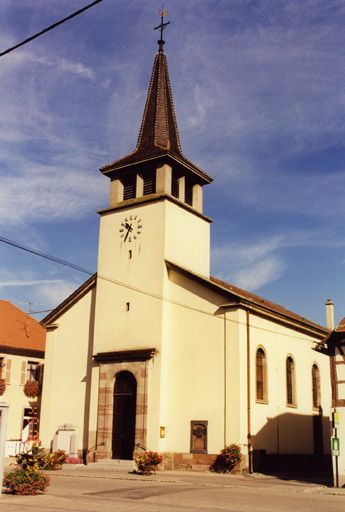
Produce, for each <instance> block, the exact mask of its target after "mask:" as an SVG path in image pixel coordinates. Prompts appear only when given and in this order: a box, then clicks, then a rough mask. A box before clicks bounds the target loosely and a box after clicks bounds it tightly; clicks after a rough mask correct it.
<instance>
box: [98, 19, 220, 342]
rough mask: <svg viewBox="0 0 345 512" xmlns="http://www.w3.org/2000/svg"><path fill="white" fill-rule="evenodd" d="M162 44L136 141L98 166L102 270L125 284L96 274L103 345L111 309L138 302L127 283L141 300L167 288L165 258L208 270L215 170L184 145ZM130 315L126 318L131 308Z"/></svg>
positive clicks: (125, 333)
mask: <svg viewBox="0 0 345 512" xmlns="http://www.w3.org/2000/svg"><path fill="white" fill-rule="evenodd" d="M159 28H160V27H159ZM158 45H159V48H158V52H157V54H156V56H155V60H154V64H153V70H152V75H151V80H150V85H149V88H148V93H147V99H146V104H145V108H144V113H143V117H142V122H141V127H140V131H139V136H138V141H137V145H136V148H135V149H134V151H132V152H131V153H129V154H127V155H126V156H124V157H122V158H120V159H118V160H115V161H114V162H112V163H110V164H108V165H105V166H104V167H102V168H101V169H100V171H101V172H102V173H103V174H104V176H107V177H108V178H109V179H110V204H109V207H108V208H106V209H104V210H101V211H100V212H99V213H100V215H101V219H100V235H99V254H98V276H99V277H101V276H103V277H106V278H107V279H110V280H113V281H116V282H120V283H121V285H122V286H121V285H120V287H116V286H115V285H114V284H111V283H110V281H108V282H107V281H106V280H104V279H98V284H97V302H96V310H97V313H96V342H98V340H99V341H100V343H101V345H102V347H100V350H101V349H102V350H103V349H104V350H105V349H107V348H106V347H105V346H104V345H107V346H108V345H109V342H110V337H111V336H113V331H112V329H111V328H110V326H111V321H110V318H108V316H109V315H108V313H107V311H119V310H120V311H121V314H122V311H124V309H125V308H126V307H127V308H130V309H131V308H132V302H131V300H130V298H128V297H130V295H131V293H132V292H131V293H130V292H129V289H128V288H126V286H128V287H130V288H131V289H136V290H140V292H139V295H138V297H139V296H140V300H141V299H142V298H143V297H142V296H141V295H140V293H141V292H142V293H148V294H152V295H155V296H160V297H161V296H163V295H164V293H165V289H166V286H165V283H166V279H167V266H166V262H167V261H170V262H172V263H174V264H177V265H180V266H181V267H184V268H187V269H189V270H191V271H193V272H195V273H197V274H200V275H203V276H205V277H209V272H210V223H211V221H210V219H209V218H208V217H206V216H205V215H204V214H203V204H202V192H203V187H204V185H206V184H208V183H210V182H211V181H212V178H210V177H209V176H208V175H207V174H206V173H205V172H203V171H202V170H201V169H199V168H198V167H197V166H196V165H194V164H193V163H192V162H190V161H189V160H188V159H187V158H186V157H185V156H184V155H183V153H182V149H181V144H180V138H179V133H178V128H177V122H176V116H175V109H174V104H173V99H172V92H171V85H170V80H169V73H168V64H167V58H166V56H165V54H164V41H163V40H162V39H160V40H159V41H158ZM133 293H134V292H133ZM126 297H127V298H126ZM136 300H137V299H136ZM157 308H158V309H159V308H160V306H159V305H157ZM141 311H143V308H142V310H141ZM151 313H152V310H151ZM109 314H110V313H109ZM118 315H120V314H118ZM110 316H111V314H110ZM120 316H121V315H120ZM130 316H131V318H132V319H133V320H134V318H133V317H134V314H131V315H130ZM159 316H160V313H159V312H158V311H157V312H156V319H157V318H159ZM118 318H119V316H118ZM125 318H126V322H127V319H128V318H129V315H125ZM159 323H160V322H159V320H158V321H157V322H155V328H154V329H153V330H155V329H156V327H157V326H158V325H159ZM139 324H140V321H139V319H138V318H136V320H135V321H132V322H131V324H130V325H127V324H124V326H123V329H122V328H121V329H119V330H118V331H117V333H116V337H117V335H118V336H119V337H120V336H121V340H122V343H124V342H125V339H126V338H127V337H128V335H129V333H130V332H131V333H132V338H131V340H132V341H135V340H136V339H138V338H139V337H140V336H141V334H142V331H141V333H138V332H137V330H136V329H137V327H136V326H137V325H139ZM98 334H99V335H98ZM151 334H152V332H151ZM157 338H158V339H159V338H160V334H159V333H157ZM107 339H109V342H108V341H107Z"/></svg>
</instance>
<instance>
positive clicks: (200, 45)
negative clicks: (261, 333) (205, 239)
mask: <svg viewBox="0 0 345 512" xmlns="http://www.w3.org/2000/svg"><path fill="white" fill-rule="evenodd" d="M87 3H88V0H2V1H1V3H0V51H3V50H5V49H6V48H7V47H9V46H12V45H14V44H15V43H17V42H19V41H21V40H22V39H25V38H26V37H28V36H30V35H31V34H33V33H35V32H38V31H39V30H41V29H42V28H44V27H46V26H47V25H50V24H51V23H53V22H55V21H57V20H59V19H61V18H63V17H64V16H67V15H68V14H70V13H71V12H73V11H74V10H77V9H79V8H81V7H83V6H84V5H86V4H87ZM160 5H161V4H160V2H155V1H151V0H136V1H130V0H127V1H125V0H104V1H103V2H101V3H100V4H98V5H97V6H95V7H93V8H92V9H90V10H89V11H87V12H85V13H84V14H82V15H80V16H79V17H77V18H74V19H73V20H71V21H69V22H67V23H65V24H64V25H62V26H60V27H58V28H56V29H55V30H53V31H51V32H49V33H48V34H46V35H44V36H42V37H40V38H38V39H36V40H35V41H33V42H32V43H30V44H28V45H26V46H24V47H22V48H21V49H18V50H16V51H14V52H12V53H10V54H8V55H6V56H4V57H3V58H1V59H0V65H1V82H0V95H1V102H0V119H1V122H0V235H1V236H5V237H7V238H10V239H12V240H16V241H19V242H20V243H22V244H24V245H27V246H30V247H34V248H36V249H37V250H40V251H44V252H47V253H49V254H53V255H55V256H57V257H60V258H63V259H65V260H68V261H71V262H73V263H75V264H77V265H80V266H82V267H85V268H88V269H90V270H91V271H95V270H96V267H97V243H98V222H99V219H98V215H97V213H96V211H97V210H99V209H101V208H103V207H106V206H107V204H108V179H107V178H105V177H103V176H102V175H101V174H100V173H99V171H98V169H99V167H101V166H102V165H104V164H106V163H109V162H110V161H112V160H114V159H115V158H117V157H120V156H121V155H123V154H125V153H127V152H128V151H130V150H132V149H134V147H135V143H136V139H137V135H138V131H139V126H140V121H141V116H142V112H143V108H144V103H145V97H146V92H147V87H148V83H149V79H150V74H151V69H152V64H153V59H154V55H155V52H156V48H157V45H156V41H157V32H156V33H154V32H153V27H154V26H156V25H157V24H158V23H159V17H158V11H159V8H160ZM166 8H167V9H168V10H169V13H170V17H169V19H170V21H171V25H170V26H169V27H168V29H167V30H166V32H165V39H166V54H167V57H168V63H169V72H170V78H171V82H172V89H173V97H174V103H175V109H176V115H177V121H178V126H179V131H180V137H181V142H182V147H183V151H184V154H185V155H186V156H187V158H189V159H191V160H192V161H193V162H194V163H195V164H196V165H198V166H200V167H201V168H202V169H204V170H205V171H206V172H207V173H208V174H210V175H211V176H212V177H213V178H214V180H215V181H214V183H213V184H212V185H209V186H208V187H206V191H205V213H206V214H207V215H209V216H210V217H212V218H213V220H214V223H213V225H212V273H213V274H215V275H217V276H218V277H221V278H223V279H226V280H228V281H230V282H232V283H234V284H237V285H238V286H241V287H244V288H246V289H249V290H252V291H255V292H256V293H258V294H260V295H262V296H264V297H266V298H268V299H270V300H273V301H275V302H277V303H280V304H283V305H284V306H285V307H287V308H290V309H292V310H294V311H295V312H297V313H299V314H301V315H303V316H306V317H308V318H310V319H312V320H314V321H317V322H319V323H322V324H323V323H324V302H325V300H326V299H327V298H328V297H331V298H332V299H333V300H334V302H335V308H336V309H335V310H336V320H339V319H340V318H341V317H342V316H344V314H345V286H344V284H345V283H344V271H345V254H344V252H345V251H344V249H345V240H344V235H343V233H344V231H345V216H344V213H345V201H344V191H345V186H344V184H345V181H344V166H345V164H344V160H345V159H344V156H345V137H344V135H345V133H344V132H345V89H344V83H345V55H344V47H345V32H344V25H345V2H344V1H337V0H327V1H326V0H310V1H309V0H285V1H280V0H272V1H270V0H257V1H256V0H252V1H249V0H248V1H247V0H227V1H225V0H224V1H221V0H217V1H216V0H199V1H196V0H195V1H194V0H188V1H182V0H175V1H173V0H172V1H170V2H167V5H166ZM85 277H86V276H85V275H83V274H80V273H78V272H76V271H72V270H70V269H67V268H64V267H60V266H58V265H56V264H53V263H51V262H47V261H45V260H41V259H40V258H37V257H36V256H32V255H31V256H30V255H28V254H26V253H22V252H20V251H18V250H16V249H14V248H11V247H8V246H6V245H4V244H1V245H0V290H1V292H0V296H1V298H2V299H6V300H10V301H12V302H14V303H16V304H17V305H19V306H20V307H22V308H23V309H25V310H27V308H28V303H29V302H31V303H33V304H32V306H31V307H32V309H35V310H37V309H48V308H51V307H54V306H56V305H57V304H58V303H59V302H60V301H61V300H63V299H64V298H65V297H66V296H67V295H68V294H69V293H71V292H72V291H73V290H74V289H75V288H76V287H77V286H78V285H79V284H80V283H81V282H83V280H84V279H85Z"/></svg>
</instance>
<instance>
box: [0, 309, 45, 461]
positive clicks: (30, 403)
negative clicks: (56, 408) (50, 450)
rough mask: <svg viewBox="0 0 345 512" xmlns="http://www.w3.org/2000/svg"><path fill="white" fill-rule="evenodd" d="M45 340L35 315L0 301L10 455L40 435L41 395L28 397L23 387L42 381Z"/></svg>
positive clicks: (0, 366)
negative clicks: (28, 383)
mask: <svg viewBox="0 0 345 512" xmlns="http://www.w3.org/2000/svg"><path fill="white" fill-rule="evenodd" d="M45 339H46V331H45V329H44V328H43V327H42V326H41V325H40V324H39V323H38V322H37V321H36V320H35V319H34V318H32V317H31V316H29V315H28V314H26V313H24V311H22V310H21V309H19V308H17V307H16V306H15V305H14V304H11V303H10V302H7V301H5V300H0V378H1V379H3V380H4V381H5V386H6V389H5V392H4V394H3V396H2V397H1V400H2V401H3V402H6V403H7V404H8V405H9V417H8V428H7V436H6V438H7V440H8V441H7V447H6V453H7V455H13V454H14V452H16V451H18V448H19V443H20V442H21V441H27V440H28V439H32V438H35V437H37V434H38V429H39V406H40V397H39V396H38V397H36V398H30V397H27V396H26V395H25V394H24V386H25V384H26V383H27V382H39V383H40V382H41V378H42V376H43V375H42V371H43V363H44V350H45Z"/></svg>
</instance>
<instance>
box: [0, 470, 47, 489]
mask: <svg viewBox="0 0 345 512" xmlns="http://www.w3.org/2000/svg"><path fill="white" fill-rule="evenodd" d="M2 485H3V486H4V487H5V488H6V492H7V493H8V494H18V495H22V496H23V495H30V496H33V495H35V494H38V493H42V492H44V491H45V490H46V488H47V487H48V485H49V478H48V476H47V475H44V474H43V473H42V472H41V471H39V470H37V469H33V468H30V467H27V468H26V469H24V468H22V467H21V466H18V465H16V466H14V469H11V470H10V471H8V472H6V473H5V474H4V478H3V482H2Z"/></svg>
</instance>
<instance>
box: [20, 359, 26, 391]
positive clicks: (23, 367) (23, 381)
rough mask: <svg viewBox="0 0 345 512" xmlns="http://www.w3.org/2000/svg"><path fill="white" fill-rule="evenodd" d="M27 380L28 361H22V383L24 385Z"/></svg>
mask: <svg viewBox="0 0 345 512" xmlns="http://www.w3.org/2000/svg"><path fill="white" fill-rule="evenodd" d="M25 382H26V361H22V369H21V373H20V384H21V385H23V386H24V384H25Z"/></svg>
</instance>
